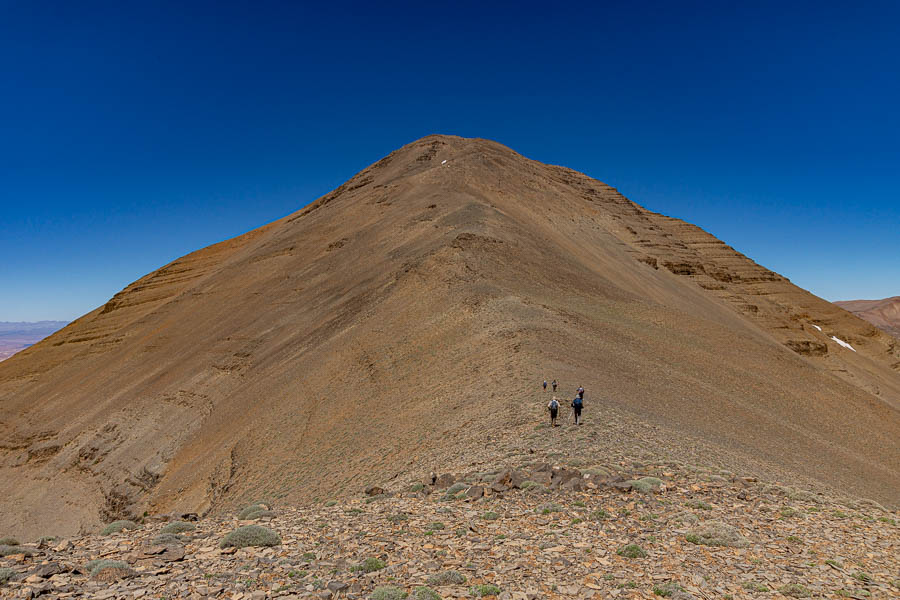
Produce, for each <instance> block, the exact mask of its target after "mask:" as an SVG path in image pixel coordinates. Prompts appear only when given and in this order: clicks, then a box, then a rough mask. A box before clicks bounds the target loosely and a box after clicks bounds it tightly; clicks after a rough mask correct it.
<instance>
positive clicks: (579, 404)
mask: <svg viewBox="0 0 900 600" xmlns="http://www.w3.org/2000/svg"><path fill="white" fill-rule="evenodd" d="M583 394H584V391H583V390H582V391H581V392H580V393H579V394H578V395H577V396H575V399H574V400H572V414H573V415H575V424H576V425H581V409H582V408H584V397H583Z"/></svg>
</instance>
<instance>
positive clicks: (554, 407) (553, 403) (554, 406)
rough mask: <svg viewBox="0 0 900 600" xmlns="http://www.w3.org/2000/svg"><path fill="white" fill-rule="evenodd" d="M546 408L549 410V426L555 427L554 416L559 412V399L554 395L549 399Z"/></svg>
mask: <svg viewBox="0 0 900 600" xmlns="http://www.w3.org/2000/svg"><path fill="white" fill-rule="evenodd" d="M547 410H549V411H550V427H556V416H557V415H558V414H559V400H557V399H556V396H553V398H552V399H551V400H550V404H548V405H547Z"/></svg>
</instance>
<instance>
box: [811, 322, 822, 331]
mask: <svg viewBox="0 0 900 600" xmlns="http://www.w3.org/2000/svg"><path fill="white" fill-rule="evenodd" d="M813 327H815V328H816V329H818V330H819V331H822V328H821V327H819V326H818V325H816V324H815V323H813Z"/></svg>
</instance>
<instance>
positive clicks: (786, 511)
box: [781, 506, 803, 519]
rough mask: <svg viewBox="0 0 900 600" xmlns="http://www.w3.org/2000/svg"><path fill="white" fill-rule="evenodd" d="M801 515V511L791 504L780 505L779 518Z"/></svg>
mask: <svg viewBox="0 0 900 600" xmlns="http://www.w3.org/2000/svg"><path fill="white" fill-rule="evenodd" d="M799 516H803V515H802V513H801V512H800V511H799V510H797V509H796V508H794V507H793V506H782V507H781V518H782V519H790V518H792V517H799Z"/></svg>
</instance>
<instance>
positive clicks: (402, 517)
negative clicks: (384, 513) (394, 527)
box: [387, 513, 409, 523]
mask: <svg viewBox="0 0 900 600" xmlns="http://www.w3.org/2000/svg"><path fill="white" fill-rule="evenodd" d="M387 520H388V521H390V522H391V523H402V522H404V521H409V515H408V514H406V513H397V514H395V515H388V518H387Z"/></svg>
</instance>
